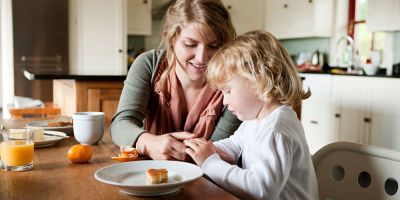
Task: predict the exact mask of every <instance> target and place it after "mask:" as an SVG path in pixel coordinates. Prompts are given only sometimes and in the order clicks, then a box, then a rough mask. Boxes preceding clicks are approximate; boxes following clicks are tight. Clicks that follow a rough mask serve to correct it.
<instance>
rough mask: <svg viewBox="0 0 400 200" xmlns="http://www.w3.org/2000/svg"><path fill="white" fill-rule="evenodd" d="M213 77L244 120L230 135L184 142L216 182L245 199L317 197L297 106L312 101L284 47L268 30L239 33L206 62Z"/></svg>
mask: <svg viewBox="0 0 400 200" xmlns="http://www.w3.org/2000/svg"><path fill="white" fill-rule="evenodd" d="M207 78H208V80H209V82H210V83H211V84H212V85H213V86H215V87H217V88H219V89H221V90H222V92H223V94H224V101H223V102H224V104H225V105H227V106H228V109H229V110H230V111H232V113H234V114H235V115H236V116H237V117H238V118H239V119H240V120H242V121H243V123H242V124H241V125H240V127H239V128H238V130H237V131H236V132H235V134H234V135H232V136H231V137H229V138H227V139H224V140H221V141H218V142H214V143H212V142H210V141H207V140H204V139H201V138H197V139H189V140H185V141H184V143H185V145H186V146H187V147H188V148H187V149H186V153H188V154H189V155H190V156H191V157H192V158H193V160H194V161H195V162H196V163H197V164H198V165H199V166H200V167H201V168H202V169H203V171H204V173H205V174H206V175H207V176H209V177H210V178H211V179H212V180H213V181H214V182H216V183H217V184H218V185H220V186H222V187H223V188H225V189H226V190H228V191H230V192H231V193H232V194H234V195H236V196H237V197H239V198H240V199H318V189H317V183H316V177H315V172H314V167H313V164H312V161H311V156H310V153H309V150H308V146H307V142H306V139H305V135H304V130H303V127H302V125H301V123H300V121H299V120H298V119H297V117H296V113H295V112H294V111H293V109H292V107H293V106H295V105H297V104H299V103H300V101H301V100H302V99H306V98H308V97H309V96H310V95H311V93H310V91H307V92H304V91H303V89H302V86H301V81H300V78H299V76H298V75H297V72H296V69H295V67H294V65H293V64H292V61H291V58H290V57H289V55H288V53H287V52H286V50H285V49H284V48H283V47H282V46H281V45H280V44H279V43H278V41H277V40H276V38H275V37H274V36H273V35H271V34H270V33H267V32H264V31H252V32H248V33H246V34H244V35H242V36H239V37H237V38H236V39H235V40H233V41H232V42H229V43H228V44H226V45H224V46H223V47H222V48H221V49H220V50H218V51H217V52H216V53H215V54H214V56H213V58H212V59H211V61H210V62H209V64H208V69H207Z"/></svg>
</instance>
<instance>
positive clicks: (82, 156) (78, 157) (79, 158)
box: [68, 144, 93, 163]
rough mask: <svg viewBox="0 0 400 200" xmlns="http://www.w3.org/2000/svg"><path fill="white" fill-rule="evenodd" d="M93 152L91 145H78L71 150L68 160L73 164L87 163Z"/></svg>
mask: <svg viewBox="0 0 400 200" xmlns="http://www.w3.org/2000/svg"><path fill="white" fill-rule="evenodd" d="M92 155H93V152H92V148H91V147H90V146H89V145H82V144H77V145H74V146H72V147H71V148H69V150H68V160H70V161H71V162H73V163H85V162H88V161H89V160H90V158H92Z"/></svg>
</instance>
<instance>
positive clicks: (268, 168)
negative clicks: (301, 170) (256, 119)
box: [201, 134, 292, 199]
mask: <svg viewBox="0 0 400 200" xmlns="http://www.w3.org/2000/svg"><path fill="white" fill-rule="evenodd" d="M273 138H274V139H273V141H270V142H272V143H273V144H272V145H263V146H260V147H259V148H258V147H257V149H259V150H258V151H256V152H253V153H254V156H251V158H245V157H243V159H246V160H247V161H249V162H250V161H251V162H250V163H246V164H247V167H248V168H247V169H242V168H240V167H238V166H237V165H231V164H229V163H227V162H225V161H223V160H221V159H220V157H219V156H218V155H217V154H213V155H212V156H210V157H209V158H208V159H207V160H205V161H204V163H203V165H202V166H201V167H202V169H203V171H204V173H205V174H206V175H207V176H209V177H210V178H211V179H212V180H213V181H215V182H216V183H217V184H218V185H220V186H222V187H223V188H225V189H226V190H228V191H230V192H231V193H233V194H235V195H236V196H238V197H240V198H241V199H242V198H244V199H247V198H249V197H250V198H252V199H277V198H278V197H279V194H280V193H281V191H282V190H283V188H284V186H285V184H286V183H287V180H288V177H289V174H290V169H291V165H292V163H291V157H292V155H291V154H292V152H291V149H290V144H289V143H290V142H288V141H287V140H285V139H284V138H283V136H282V135H281V134H277V135H275V137H273ZM264 142H265V141H264Z"/></svg>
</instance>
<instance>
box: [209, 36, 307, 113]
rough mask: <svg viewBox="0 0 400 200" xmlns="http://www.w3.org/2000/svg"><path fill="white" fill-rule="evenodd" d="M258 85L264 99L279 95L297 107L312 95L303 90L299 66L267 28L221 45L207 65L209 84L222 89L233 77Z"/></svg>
mask: <svg viewBox="0 0 400 200" xmlns="http://www.w3.org/2000/svg"><path fill="white" fill-rule="evenodd" d="M236 75H239V76H242V77H245V78H246V79H248V80H249V81H250V82H251V83H252V84H254V86H255V88H256V89H257V91H256V92H257V94H258V96H259V98H260V99H262V100H263V101H265V102H267V101H268V99H269V98H271V97H275V98H276V99H277V100H278V101H280V102H281V103H283V104H287V105H291V106H296V105H298V104H299V103H300V102H301V100H302V99H306V98H308V97H310V95H311V92H310V90H309V89H308V90H307V91H303V87H302V85H301V80H300V77H299V76H298V74H297V71H296V68H295V66H294V64H293V62H292V60H291V58H290V56H289V54H288V53H287V51H286V50H285V49H284V48H283V47H282V46H281V44H280V43H279V42H278V40H277V39H276V38H275V37H274V36H273V35H272V34H270V33H268V32H266V31H261V30H260V31H251V32H247V33H245V34H243V35H241V36H238V37H237V38H235V39H234V40H233V41H231V42H229V43H227V44H226V45H224V46H223V47H222V48H220V49H219V50H218V51H217V52H216V53H215V54H214V56H213V57H212V59H211V60H210V62H209V64H208V68H207V79H208V81H209V83H210V84H211V85H212V86H214V87H216V88H221V87H222V86H224V84H226V83H227V82H228V81H229V80H230V78H231V77H233V76H236Z"/></svg>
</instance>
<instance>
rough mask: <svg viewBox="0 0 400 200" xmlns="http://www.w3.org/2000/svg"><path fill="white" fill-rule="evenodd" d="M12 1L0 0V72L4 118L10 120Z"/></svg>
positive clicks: (12, 81) (12, 74) (12, 77)
mask: <svg viewBox="0 0 400 200" xmlns="http://www.w3.org/2000/svg"><path fill="white" fill-rule="evenodd" d="M11 5H12V0H0V70H1V79H0V80H1V83H0V86H1V90H0V92H1V93H0V96H1V100H2V102H1V105H2V107H3V118H9V117H10V113H9V112H8V111H7V109H5V108H6V105H7V104H8V103H12V101H13V97H14V53H13V52H14V49H13V32H12V30H13V29H12V9H11V8H12V6H11Z"/></svg>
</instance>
